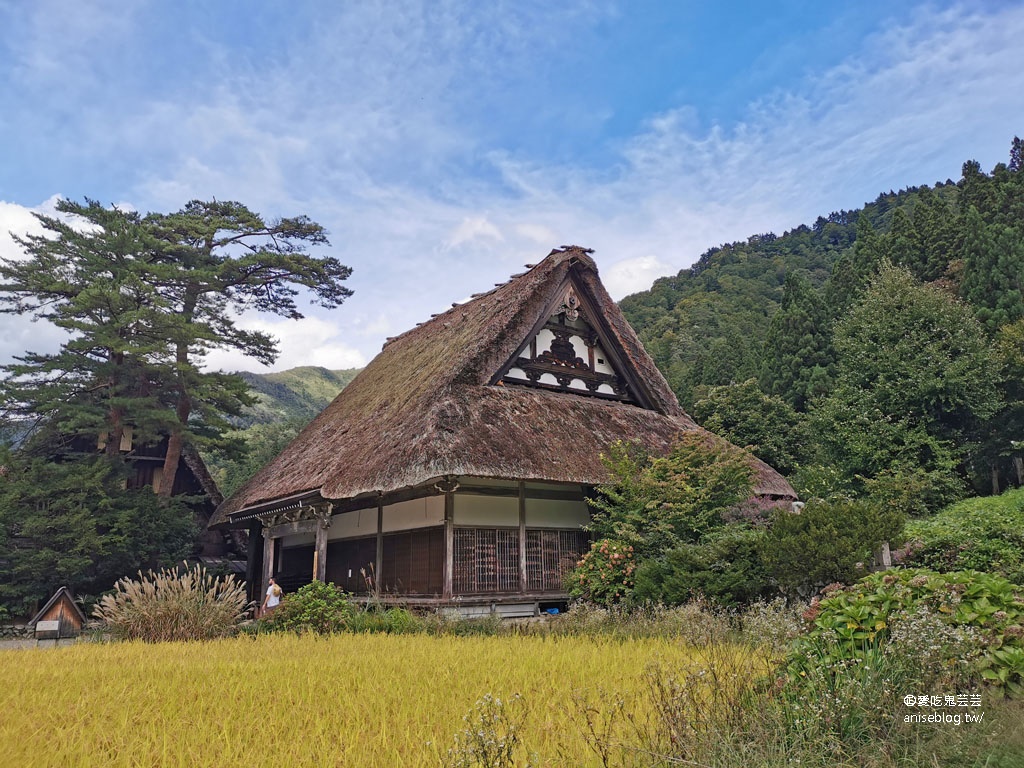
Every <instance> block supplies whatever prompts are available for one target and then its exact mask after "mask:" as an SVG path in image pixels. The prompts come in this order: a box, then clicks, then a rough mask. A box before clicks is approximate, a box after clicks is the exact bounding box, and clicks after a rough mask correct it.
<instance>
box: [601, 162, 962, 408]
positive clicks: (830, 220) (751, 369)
mask: <svg viewBox="0 0 1024 768" xmlns="http://www.w3.org/2000/svg"><path fill="white" fill-rule="evenodd" d="M958 198H959V187H958V185H957V184H955V183H954V182H952V181H946V182H943V183H940V184H937V185H936V186H935V187H927V186H925V187H910V188H908V189H904V190H900V191H899V192H892V191H890V192H886V193H882V194H880V195H879V196H878V198H877V199H875V201H874V202H871V203H867V204H866V205H865V206H864V207H863V208H861V209H857V210H852V211H834V212H832V213H830V214H828V216H819V217H818V219H817V220H816V221H815V222H814V223H813V224H812V225H810V226H808V225H806V224H802V225H800V226H798V227H796V228H795V229H793V230H790V231H788V232H785V233H784V234H782V235H775V234H774V233H770V232H769V233H766V234H759V235H752V236H751V237H750V238H748V239H747V240H746V241H745V242H736V243H728V244H725V245H722V246H718V247H715V248H711V249H710V250H708V251H706V252H705V253H704V254H703V255H702V256H701V257H700V259H699V260H698V261H697V263H696V264H694V266H693V267H690V268H689V269H684V270H681V271H680V272H679V273H678V274H677V275H675V276H673V277H663V278H660V279H658V280H656V281H655V283H654V285H653V286H652V287H651V289H650V290H648V291H643V292H641V293H636V294H633V295H632V296H627V297H626V298H625V299H623V300H622V301H621V302H620V306H621V307H622V310H623V312H624V313H625V314H626V317H627V318H628V319H629V321H630V323H631V324H632V325H633V328H634V329H635V330H636V331H637V333H638V334H639V335H640V338H641V339H642V340H643V342H644V344H645V346H646V347H647V350H648V352H650V353H651V355H652V356H653V357H654V359H655V362H657V364H658V367H659V368H660V369H661V371H662V373H664V374H665V376H666V377H667V378H668V380H669V383H670V384H671V385H672V388H673V389H674V390H675V391H676V394H677V395H678V396H679V399H680V401H681V402H682V403H683V406H684V407H686V408H689V407H691V406H692V405H693V403H694V401H695V399H696V398H695V390H696V395H697V396H700V395H701V394H703V393H704V392H705V391H706V388H707V387H709V386H717V385H721V384H728V383H730V382H740V381H744V380H745V379H748V378H751V377H755V378H756V377H759V376H760V373H761V367H762V363H763V361H764V346H765V342H766V340H767V337H768V331H769V327H770V321H771V319H772V318H773V317H774V316H775V314H776V313H777V312H778V309H779V307H780V306H781V304H782V301H783V294H784V290H783V289H784V286H785V283H786V278H787V276H789V277H790V278H791V279H792V278H800V279H802V280H801V282H802V281H806V282H807V283H809V285H810V288H811V289H812V290H811V291H810V292H807V291H806V290H805V291H803V293H804V296H802V297H801V298H800V300H801V301H802V302H803V301H806V302H807V303H813V302H817V303H824V300H825V298H826V293H828V292H829V291H831V292H832V293H833V294H834V293H836V291H837V289H838V288H840V283H841V282H842V278H843V277H844V274H845V272H846V270H848V269H849V266H848V264H847V263H845V262H844V264H843V269H842V270H841V273H840V276H839V278H837V279H836V280H833V279H832V277H833V271H834V270H835V269H836V266H837V264H839V262H840V261H841V260H842V259H843V258H844V257H846V259H847V260H849V259H852V258H853V252H854V243H855V241H856V239H857V228H858V221H860V220H861V217H863V218H864V219H865V220H866V221H865V223H864V224H862V227H864V226H866V225H867V224H870V227H871V229H872V230H873V231H874V232H876V233H888V232H889V231H890V230H891V229H892V225H893V220H894V219H896V218H897V211H899V212H901V213H900V215H899V220H900V222H901V226H905V224H906V222H907V220H908V219H909V221H910V223H911V224H912V225H915V226H922V227H930V226H931V222H932V221H935V220H936V219H937V220H938V221H940V222H943V223H945V222H948V221H949V220H950V219H951V218H953V217H955V216H956V210H957V201H958ZM915 211H917V213H916V215H915V213H914V212H915ZM926 218H927V219H928V223H927V224H925V222H924V220H925V219H926ZM940 258H942V259H945V262H946V263H948V261H949V246H948V245H946V244H945V243H944V244H943V250H942V252H941V256H940ZM897 263H903V259H898V260H897ZM932 274H934V271H933V273H932ZM940 274H941V272H940ZM796 290H797V288H796V287H795V286H794V291H796ZM844 298H845V297H844ZM841 303H843V301H842V300H840V299H838V297H837V300H836V301H835V305H830V306H828V307H825V310H826V314H827V315H828V316H829V319H834V318H835V317H836V316H838V315H839V314H841V312H842V309H843V307H841V306H839V305H840V304H841Z"/></svg>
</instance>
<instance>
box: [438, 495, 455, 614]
mask: <svg viewBox="0 0 1024 768" xmlns="http://www.w3.org/2000/svg"><path fill="white" fill-rule="evenodd" d="M454 563H455V494H454V493H452V492H451V491H447V492H445V494H444V581H443V582H442V593H441V597H442V598H443V599H444V600H451V599H452V572H453V568H454Z"/></svg>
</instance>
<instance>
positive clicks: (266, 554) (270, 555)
mask: <svg viewBox="0 0 1024 768" xmlns="http://www.w3.org/2000/svg"><path fill="white" fill-rule="evenodd" d="M273 575H274V539H273V537H271V535H270V531H268V530H267V529H266V528H264V529H263V581H262V583H261V584H260V591H259V594H258V595H257V597H258V598H259V599H260V601H262V600H263V595H264V594H265V593H266V591H267V587H269V586H270V578H271V577H272V576H273Z"/></svg>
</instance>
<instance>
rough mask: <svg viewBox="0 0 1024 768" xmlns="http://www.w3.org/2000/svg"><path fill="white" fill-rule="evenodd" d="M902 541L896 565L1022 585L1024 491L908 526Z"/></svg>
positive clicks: (966, 504)
mask: <svg viewBox="0 0 1024 768" xmlns="http://www.w3.org/2000/svg"><path fill="white" fill-rule="evenodd" d="M906 537H907V540H908V542H909V544H908V547H907V551H906V554H904V555H902V558H901V563H902V564H905V565H913V566H921V567H924V568H931V569H932V570H935V571H941V572H949V571H963V570H975V571H985V572H987V573H993V574H996V575H998V576H1002V577H1003V578H1005V579H1008V580H1009V581H1012V582H1014V583H1015V584H1024V488H1017V489H1015V490H1012V491H1007V492H1006V493H1004V494H1003V495H1001V496H986V497H982V498H975V499H966V500H964V501H961V502H958V503H957V504H953V505H951V506H949V507H946V508H945V509H944V510H943V511H942V512H940V513H939V514H937V515H935V517H932V518H929V519H927V520H917V521H914V522H912V523H910V524H908V525H907V527H906Z"/></svg>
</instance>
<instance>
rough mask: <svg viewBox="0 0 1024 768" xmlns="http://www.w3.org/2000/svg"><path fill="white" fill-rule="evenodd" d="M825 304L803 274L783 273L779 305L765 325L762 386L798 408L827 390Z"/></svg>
mask: <svg viewBox="0 0 1024 768" xmlns="http://www.w3.org/2000/svg"><path fill="white" fill-rule="evenodd" d="M829 337H830V333H829V328H828V320H827V316H826V312H825V307H824V305H823V304H822V301H821V299H820V297H819V296H818V293H817V291H815V290H814V288H813V287H812V286H811V284H810V283H809V282H808V281H807V280H806V279H805V278H803V277H802V276H800V275H798V274H796V273H789V274H787V275H786V283H785V287H784V290H783V295H782V306H781V308H780V309H779V311H778V312H776V313H775V316H774V317H773V318H772V321H771V325H770V326H769V327H768V337H767V339H766V340H765V344H764V352H763V354H762V361H761V371H760V383H761V388H762V389H763V390H764V391H765V392H767V393H768V394H771V395H778V396H779V397H781V398H782V399H783V400H784V401H786V402H787V403H789V404H790V405H791V406H793V407H794V408H795V409H797V410H798V411H803V410H805V408H806V406H807V403H808V401H809V400H811V399H812V398H813V397H815V396H816V395H819V394H822V393H823V392H825V391H826V390H827V387H828V380H829V377H830V370H831V368H832V364H833V353H832V348H831V342H830V338H829Z"/></svg>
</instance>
